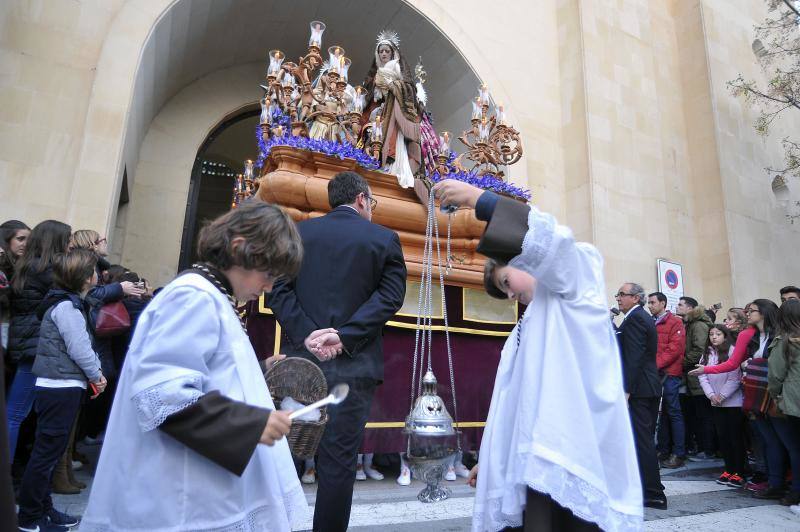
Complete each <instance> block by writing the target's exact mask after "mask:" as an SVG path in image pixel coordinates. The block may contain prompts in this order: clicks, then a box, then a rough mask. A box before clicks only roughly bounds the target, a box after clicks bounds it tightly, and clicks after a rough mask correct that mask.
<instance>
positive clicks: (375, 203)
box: [364, 194, 378, 211]
mask: <svg viewBox="0 0 800 532" xmlns="http://www.w3.org/2000/svg"><path fill="white" fill-rule="evenodd" d="M364 198H365V199H368V200H369V208H370V210H371V211H374V210H375V209H377V208H378V200H376V199H375V198H373V197H372V196H368V195H366V194H364Z"/></svg>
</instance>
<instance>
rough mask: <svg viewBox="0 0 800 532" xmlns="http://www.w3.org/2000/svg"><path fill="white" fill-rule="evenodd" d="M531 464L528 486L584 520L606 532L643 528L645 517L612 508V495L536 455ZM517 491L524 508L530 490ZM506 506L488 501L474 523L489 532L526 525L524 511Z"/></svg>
mask: <svg viewBox="0 0 800 532" xmlns="http://www.w3.org/2000/svg"><path fill="white" fill-rule="evenodd" d="M527 462H528V465H529V467H528V468H527V470H528V471H529V472H530V473H529V474H528V475H526V477H527V482H528V487H530V488H531V489H533V490H535V491H538V492H540V493H546V494H547V495H550V497H552V498H553V500H554V501H556V502H557V503H558V504H560V505H561V506H563V507H564V508H567V509H569V510H570V511H571V512H572V513H573V514H575V515H576V516H578V517H580V518H581V519H583V520H585V521H589V522H592V523H597V525H598V526H599V527H600V528H602V529H603V530H605V531H606V532H615V531H629V530H631V531H633V530H641V529H642V526H643V519H642V516H640V515H632V514H627V513H623V512H620V511H617V510H614V509H613V508H611V506H610V501H609V498H608V495H606V494H605V493H603V492H602V491H600V490H598V489H597V488H595V487H594V486H592V485H591V484H589V483H588V482H586V481H585V480H583V479H581V478H580V477H577V476H575V475H573V474H572V473H570V472H569V471H567V470H566V469H564V468H562V467H560V466H558V465H556V464H554V463H552V462H549V461H547V460H544V459H542V458H539V457H537V456H535V455H530V456H529V457H528V460H527ZM517 488H518V490H520V491H521V493H520V494H519V499H518V500H520V501H523V503H522V504H523V505H524V501H525V492H524V491H523V490H524V489H525V488H526V487H525V486H522V485H520V486H517ZM502 505H503V499H502V497H498V498H493V499H489V500H487V501H486V503H485V504H484V505H483V508H482V509H481V510H480V511H479V510H477V509H476V511H475V515H474V522H475V523H481V524H484V525H486V526H485V527H484V528H483V529H482V530H483V531H486V532H497V531H498V530H502V529H504V528H506V527H518V526H522V510H523V508H522V507H519V508H514V514H505V513H503V508H502Z"/></svg>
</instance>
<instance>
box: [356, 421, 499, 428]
mask: <svg viewBox="0 0 800 532" xmlns="http://www.w3.org/2000/svg"><path fill="white" fill-rule="evenodd" d="M405 426H406V424H405V423H404V422H402V421H375V422H370V423H367V424H366V428H368V429H402V428H404V427H405ZM453 426H454V427H456V428H459V429H475V428H483V427H485V426H486V422H485V421H459V422H458V423H453Z"/></svg>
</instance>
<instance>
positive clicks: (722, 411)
mask: <svg viewBox="0 0 800 532" xmlns="http://www.w3.org/2000/svg"><path fill="white" fill-rule="evenodd" d="M708 340H709V343H710V345H709V347H708V352H707V353H706V354H705V355H704V356H703V358H702V359H701V364H710V365H715V364H718V363H721V362H725V361H726V360H728V358H729V357H730V355H732V354H733V349H734V348H733V337H732V335H731V332H730V331H729V330H728V328H727V327H725V326H724V325H713V326H712V327H711V329H709V331H708ZM698 379H699V381H700V386H702V387H703V392H704V393H705V394H706V397H708V399H709V401H711V406H712V407H713V408H712V409H711V413H712V417H713V419H714V427H715V428H716V431H717V438H718V439H719V444H720V447H721V448H722V454H723V458H724V459H725V471H724V472H723V473H722V475H721V476H720V477H719V478H718V479H717V483H719V484H724V485H728V486H733V487H735V488H741V487H744V483H745V482H744V478H743V477H742V475H743V474H744V471H745V450H744V449H745V448H744V415H743V414H742V389H741V381H742V371H741V370H740V369H739V368H736V369H734V370H732V371H728V372H726V373H718V374H709V375H700V376H699V378H698Z"/></svg>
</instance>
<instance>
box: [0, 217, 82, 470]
mask: <svg viewBox="0 0 800 532" xmlns="http://www.w3.org/2000/svg"><path fill="white" fill-rule="evenodd" d="M71 231H72V229H71V228H70V226H68V225H67V224H65V223H61V222H58V221H56V220H45V221H44V222H42V223H40V224H38V225H36V227H34V228H33V231H31V234H30V236H29V237H28V241H27V244H26V247H25V253H24V254H23V255H22V257H21V258H20V259H19V260H18V261H17V263H16V264H15V273H14V278H13V280H12V282H11V288H12V290H11V294H10V303H11V305H10V306H11V320H10V324H9V328H8V357H9V360H11V362H13V363H15V364H17V371H16V373H15V375H14V381H13V383H12V384H11V388H10V389H9V391H8V397H7V405H6V414H7V419H8V445H9V448H10V455H11V456H10V460H11V463H13V462H14V452H15V451H16V447H17V438H18V436H19V427H20V425H21V424H22V422H23V421H24V420H25V418H26V417H28V414H29V413H30V411H31V407H32V406H33V389H34V384H35V382H36V376H35V375H34V374H33V372H32V370H31V368H32V367H33V361H34V358H35V357H36V348H37V345H38V344H39V328H40V326H41V322H40V321H39V317H38V316H37V315H36V307H38V306H39V304H40V303H41V302H42V300H43V299H44V296H45V295H46V294H47V292H48V291H49V290H50V288H51V287H52V286H53V267H52V264H53V259H54V258H55V256H56V255H57V254H59V253H64V252H66V251H67V246H68V245H69V237H70V233H71Z"/></svg>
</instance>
